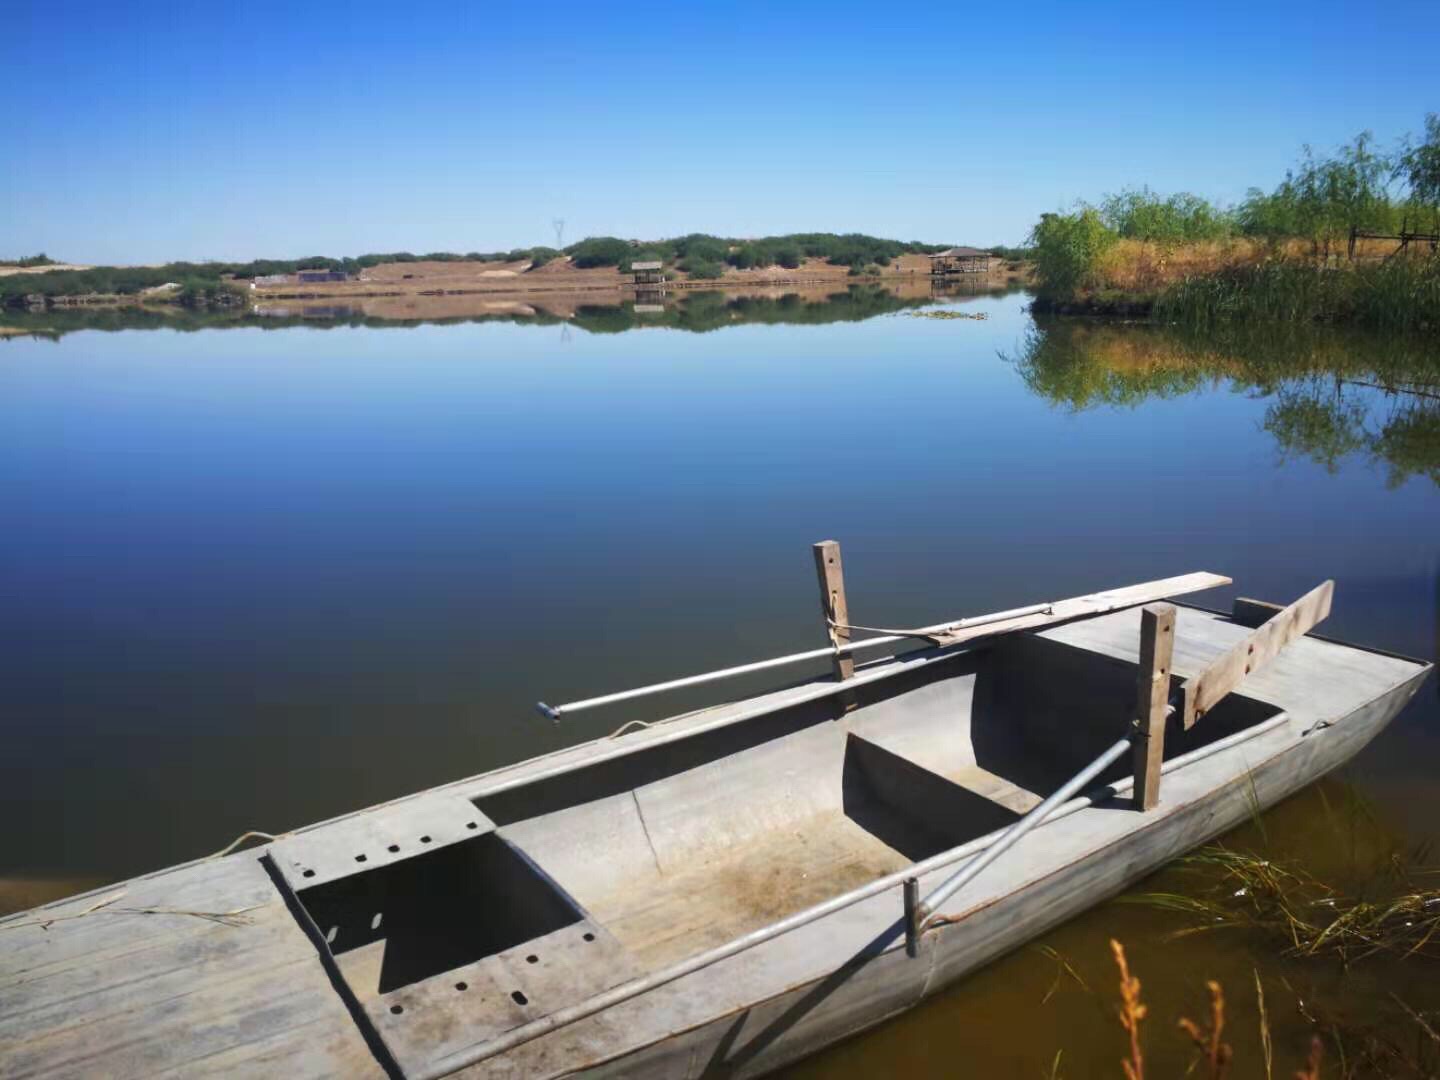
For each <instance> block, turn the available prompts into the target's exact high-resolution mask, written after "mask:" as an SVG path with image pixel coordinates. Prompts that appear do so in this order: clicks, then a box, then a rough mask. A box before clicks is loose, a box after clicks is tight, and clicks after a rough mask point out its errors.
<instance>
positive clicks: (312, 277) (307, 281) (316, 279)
mask: <svg viewBox="0 0 1440 1080" xmlns="http://www.w3.org/2000/svg"><path fill="white" fill-rule="evenodd" d="M295 280H296V281H297V282H299V283H300V284H301V285H311V284H319V283H321V282H326V281H349V280H350V275H349V274H347V273H345V272H344V271H342V270H297V271H296V272H295Z"/></svg>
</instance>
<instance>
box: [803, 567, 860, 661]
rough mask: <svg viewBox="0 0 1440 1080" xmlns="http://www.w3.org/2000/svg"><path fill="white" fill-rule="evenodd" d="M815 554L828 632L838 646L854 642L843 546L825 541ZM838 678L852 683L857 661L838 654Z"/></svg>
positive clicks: (847, 655) (836, 656) (816, 573)
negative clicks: (846, 588) (846, 599)
mask: <svg viewBox="0 0 1440 1080" xmlns="http://www.w3.org/2000/svg"><path fill="white" fill-rule="evenodd" d="M812 550H813V551H814V553H815V576H816V577H817V578H818V579H819V583H820V610H821V611H823V612H824V613H825V618H826V619H827V620H828V621H827V623H826V628H827V629H828V630H829V631H830V637H831V639H832V640H833V641H834V642H835V644H836V645H837V646H840V645H846V644H849V642H850V605H849V604H847V603H846V602H845V571H844V567H843V565H842V564H841V562H840V543H839V541H836V540H821V541H820V543H818V544H816V545H815V546H814V548H813V549H812ZM834 663H835V677H836V678H837V679H849V678H852V677H853V676H854V674H855V658H854V657H853V656H850V655H849V654H840V653H836V654H835V661H834Z"/></svg>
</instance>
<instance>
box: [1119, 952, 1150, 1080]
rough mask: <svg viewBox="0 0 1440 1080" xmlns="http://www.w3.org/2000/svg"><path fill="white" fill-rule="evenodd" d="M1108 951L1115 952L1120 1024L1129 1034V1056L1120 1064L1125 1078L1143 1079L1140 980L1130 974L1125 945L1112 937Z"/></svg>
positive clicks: (1143, 1016) (1143, 1057)
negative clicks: (1118, 975) (1118, 977)
mask: <svg viewBox="0 0 1440 1080" xmlns="http://www.w3.org/2000/svg"><path fill="white" fill-rule="evenodd" d="M1110 951H1111V952H1113V953H1114V954H1115V964H1116V966H1117V967H1119V968H1120V1008H1119V1009H1118V1010H1117V1011H1118V1013H1119V1016H1120V1026H1121V1027H1123V1028H1124V1029H1125V1031H1126V1032H1127V1033H1128V1034H1129V1036H1130V1056H1129V1057H1128V1058H1125V1059H1123V1060H1122V1061H1121V1062H1120V1064H1121V1066H1122V1067H1123V1068H1124V1070H1125V1077H1126V1080H1145V1055H1144V1054H1143V1053H1142V1052H1141V1050H1140V1021H1142V1020H1144V1019H1145V1013H1146V1012H1147V1011H1148V1010H1147V1009H1146V1008H1145V1005H1144V1003H1143V1002H1141V1000H1140V980H1139V979H1137V978H1135V976H1133V975H1131V974H1130V966H1129V965H1128V964H1127V963H1126V962H1125V946H1123V945H1121V944H1120V942H1118V941H1116V940H1115V939H1114V938H1111V939H1110Z"/></svg>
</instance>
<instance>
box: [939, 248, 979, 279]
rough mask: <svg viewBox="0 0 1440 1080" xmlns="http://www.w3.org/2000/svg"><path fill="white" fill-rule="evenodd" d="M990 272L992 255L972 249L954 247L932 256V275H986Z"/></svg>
mask: <svg viewBox="0 0 1440 1080" xmlns="http://www.w3.org/2000/svg"><path fill="white" fill-rule="evenodd" d="M989 270H990V253H989V252H988V251H981V250H980V249H979V248H972V247H952V248H946V249H945V250H944V251H937V252H935V254H933V255H931V256H930V273H932V274H935V275H937V276H940V275H945V274H985V273H988V272H989Z"/></svg>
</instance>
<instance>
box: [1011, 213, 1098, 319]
mask: <svg viewBox="0 0 1440 1080" xmlns="http://www.w3.org/2000/svg"><path fill="white" fill-rule="evenodd" d="M1115 240H1116V236H1115V232H1114V230H1112V229H1110V228H1109V227H1108V226H1107V225H1106V224H1105V222H1104V220H1103V219H1102V218H1101V216H1100V212H1099V211H1098V210H1096V209H1095V208H1094V207H1092V206H1083V207H1081V208H1080V209H1079V210H1077V211H1076V212H1075V213H1072V214H1042V215H1041V216H1040V221H1039V223H1038V224H1037V225H1036V226H1035V228H1034V229H1033V230H1031V233H1030V239H1029V241H1028V244H1029V246H1030V247H1032V248H1034V249H1035V274H1036V277H1037V278H1038V279H1039V285H1040V292H1041V293H1042V294H1044V295H1046V296H1050V297H1055V298H1069V297H1073V296H1074V295H1075V294H1076V293H1077V292H1079V291H1080V290H1081V289H1083V288H1086V287H1088V286H1091V285H1093V284H1094V283H1095V270H1096V266H1097V264H1098V263H1099V260H1100V256H1101V255H1103V254H1104V253H1105V251H1106V250H1107V249H1108V248H1109V247H1110V246H1111V245H1112V244H1114V243H1115Z"/></svg>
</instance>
